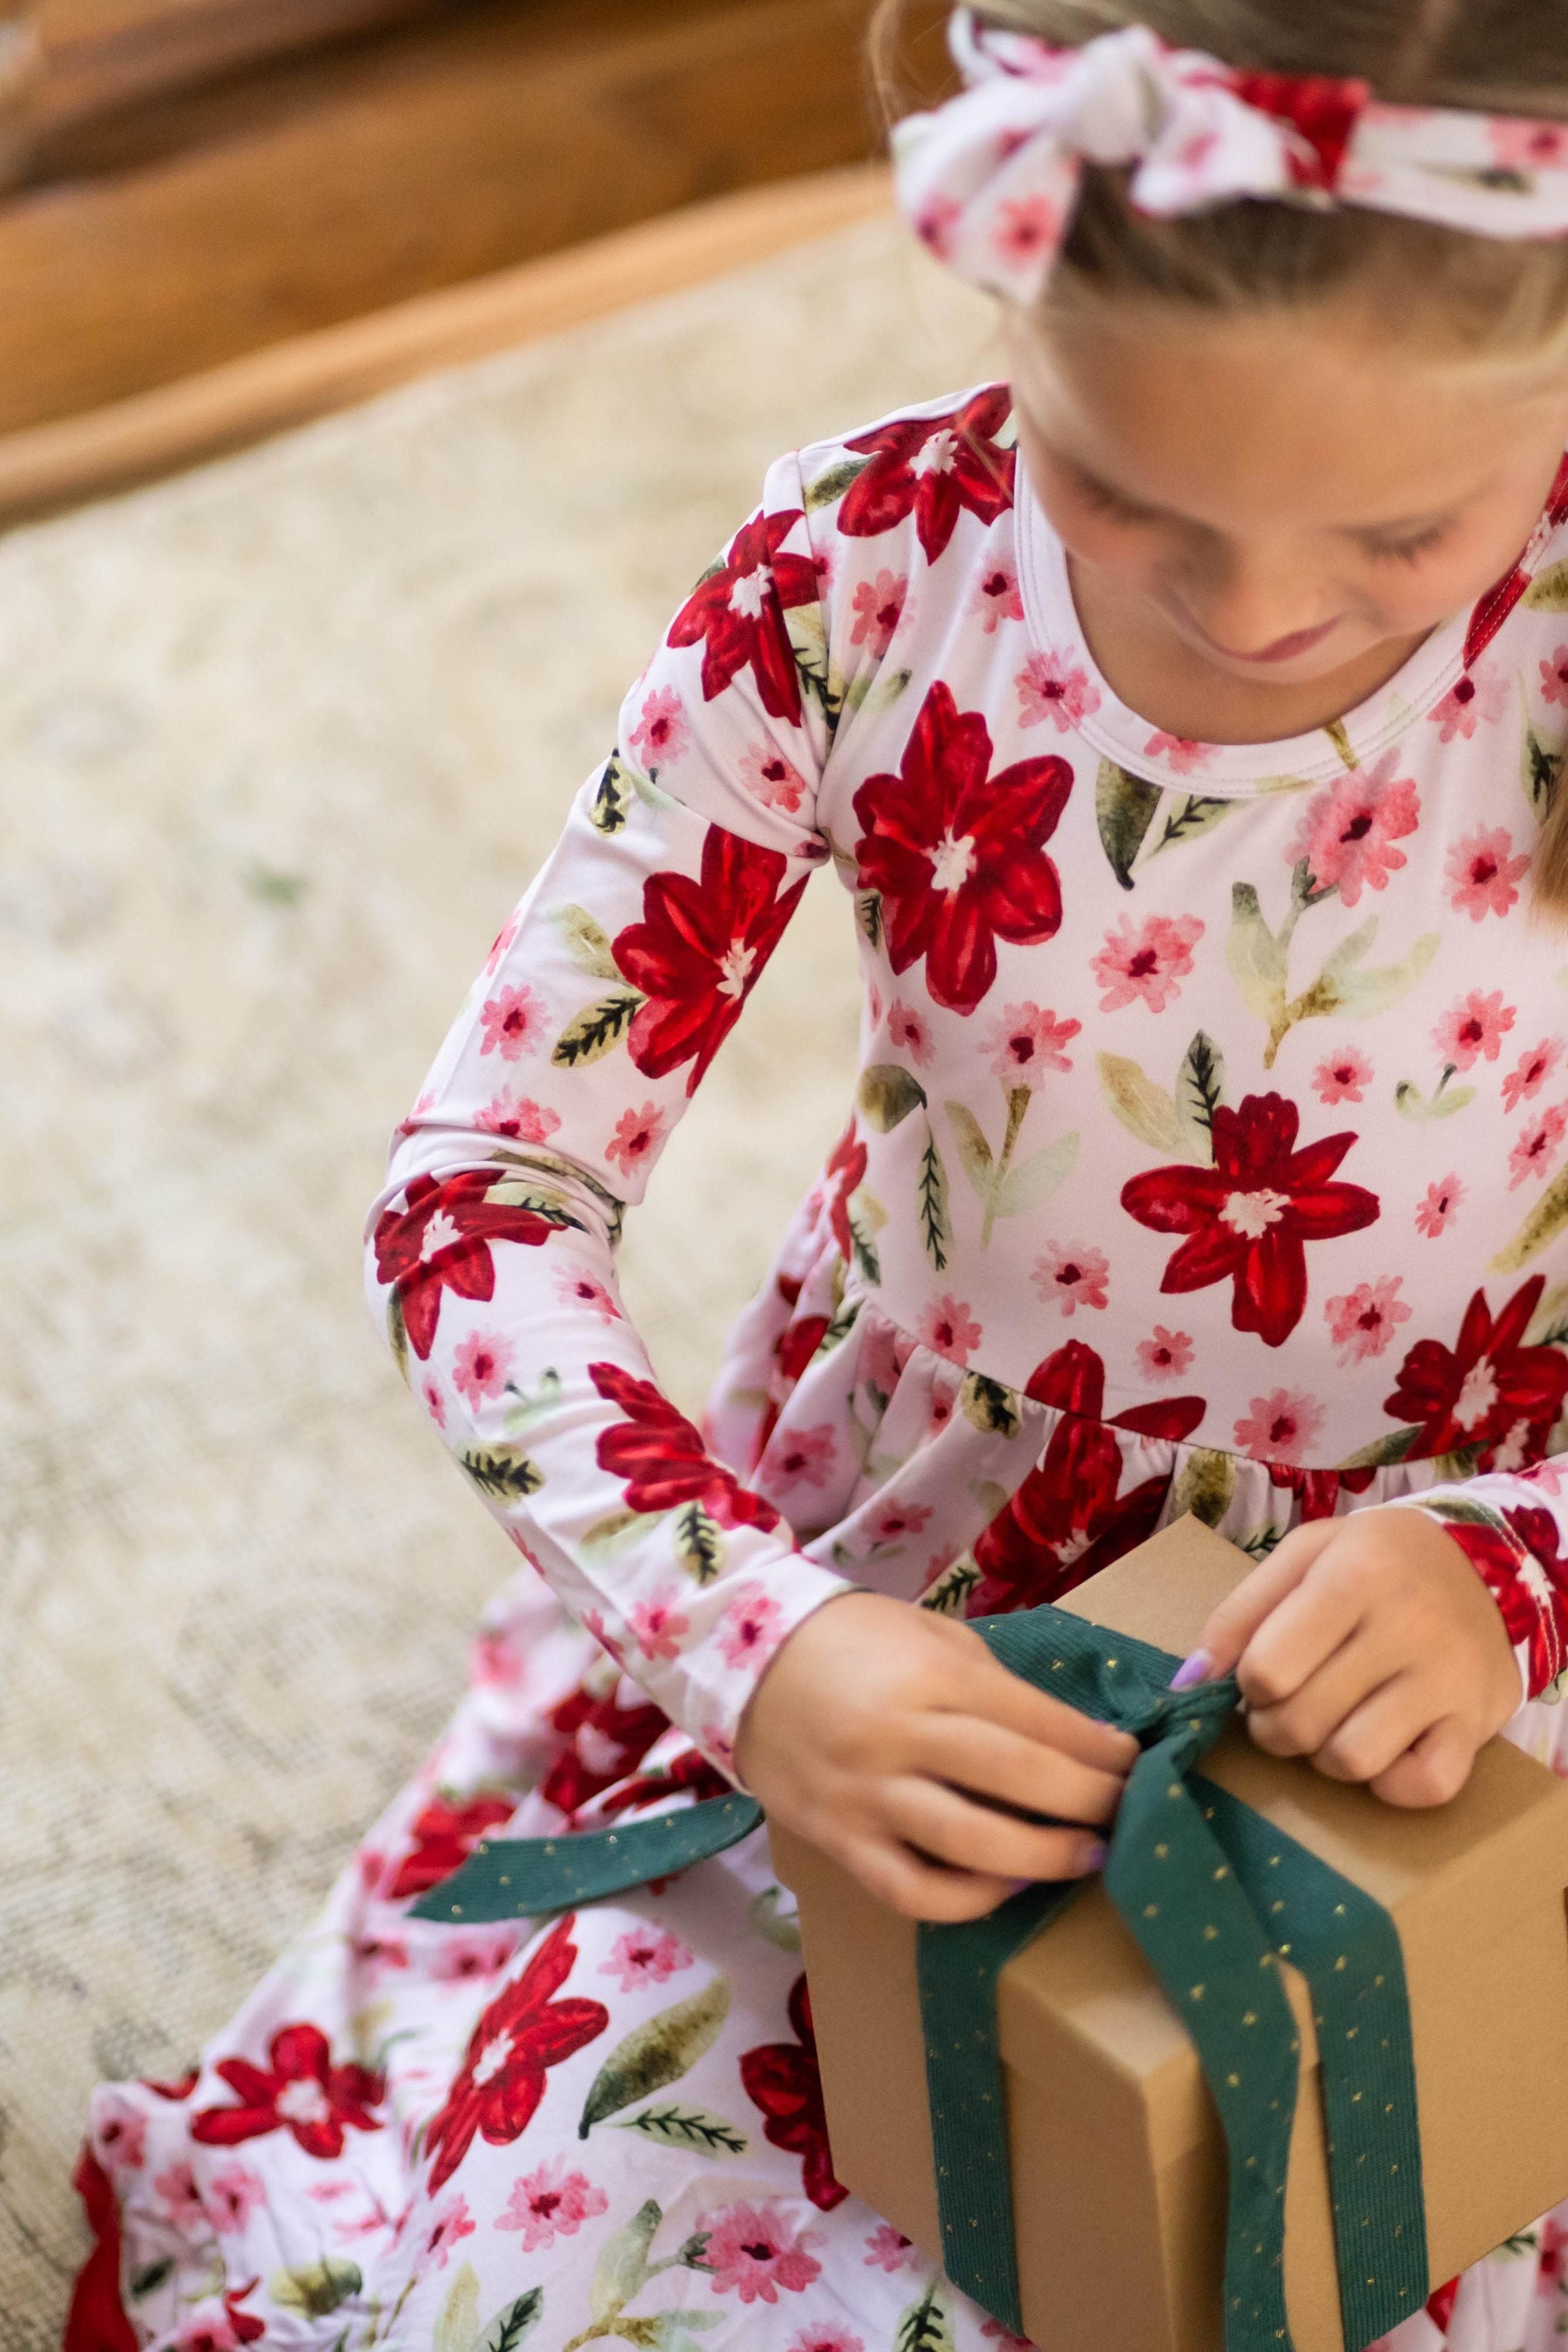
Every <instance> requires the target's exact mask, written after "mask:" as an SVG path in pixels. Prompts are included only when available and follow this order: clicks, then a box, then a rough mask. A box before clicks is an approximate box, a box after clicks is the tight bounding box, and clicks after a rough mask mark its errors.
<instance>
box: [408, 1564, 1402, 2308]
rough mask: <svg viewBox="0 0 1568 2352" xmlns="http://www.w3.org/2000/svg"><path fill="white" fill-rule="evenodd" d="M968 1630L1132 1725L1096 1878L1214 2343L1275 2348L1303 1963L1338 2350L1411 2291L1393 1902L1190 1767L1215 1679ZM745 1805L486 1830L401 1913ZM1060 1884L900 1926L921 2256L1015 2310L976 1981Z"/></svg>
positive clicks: (609, 1862)
mask: <svg viewBox="0 0 1568 2352" xmlns="http://www.w3.org/2000/svg"><path fill="white" fill-rule="evenodd" d="M975 1630H976V1632H977V1633H980V1634H981V1635H982V1637H983V1638H984V1640H985V1642H986V1643H988V1644H989V1646H990V1648H991V1649H992V1651H993V1652H994V1654H995V1655H996V1656H997V1658H999V1659H1000V1661H1001V1663H1002V1664H1004V1665H1005V1666H1006V1667H1008V1668H1009V1669H1010V1670H1011V1671H1012V1672H1013V1673H1015V1674H1017V1675H1022V1676H1023V1677H1024V1679H1025V1680H1026V1681H1027V1682H1030V1683H1033V1684H1034V1685H1036V1686H1037V1688H1040V1689H1043V1690H1048V1691H1050V1692H1051V1693H1052V1695H1053V1696H1057V1697H1059V1698H1061V1699H1062V1700H1063V1701H1065V1703H1066V1704H1067V1705H1068V1706H1074V1707H1077V1708H1079V1710H1080V1711H1081V1712H1083V1713H1085V1714H1088V1715H1092V1716H1095V1717H1098V1718H1099V1719H1100V1721H1102V1722H1108V1723H1114V1724H1116V1725H1118V1726H1119V1727H1121V1728H1122V1729H1124V1730H1127V1731H1131V1732H1133V1733H1134V1734H1136V1736H1137V1737H1138V1738H1139V1739H1140V1741H1141V1742H1142V1753H1141V1755H1140V1756H1139V1758H1138V1760H1137V1762H1136V1763H1135V1764H1134V1765H1133V1767H1132V1770H1131V1773H1130V1775H1129V1777H1128V1781H1127V1787H1126V1790H1125V1792H1124V1794H1123V1797H1122V1800H1121V1808H1120V1811H1118V1814H1117V1819H1116V1824H1115V1827H1114V1829H1113V1831H1112V1832H1111V1835H1110V1858H1109V1860H1108V1862H1107V1864H1106V1866H1105V1885H1106V1889H1107V1892H1108V1893H1109V1895H1110V1899H1111V1901H1112V1902H1113V1903H1114V1904H1115V1906H1116V1907H1117V1909H1118V1911H1119V1912H1120V1913H1121V1916H1122V1918H1123V1919H1124V1920H1125V1921H1126V1923H1127V1926H1128V1927H1129V1928H1130V1929H1131V1932H1132V1934H1133V1936H1134V1937H1136V1939H1137V1941H1138V1944H1139V1945H1140V1947H1141V1948H1142V1952H1143V1955H1144V1958H1146V1959H1147V1960H1148V1961H1149V1964H1150V1966H1151V1967H1152V1969H1153V1971H1154V1973H1155V1975H1156V1976H1157V1977H1158V1978H1159V1979H1160V1982H1161V1984H1162V1985H1163V1988H1164V1990H1165V1992H1166V1994H1167V1996H1168V1997H1169V1999H1170V2000H1171V2001H1172V2002H1173V2005H1174V2007H1175V2009H1176V2011H1177V2012H1178V2014H1179V2015H1180V2017H1181V2019H1182V2021H1183V2023H1184V2025H1185V2027H1186V2029H1187V2031H1188V2032H1189V2033H1190V2034H1191V2035H1192V2038H1193V2042H1194V2045H1195V2048H1196V2051H1197V2054H1198V2058H1199V2060H1200V2063H1202V2066H1203V2070H1204V2074H1205V2078H1206V2080H1207V2082H1208V2085H1209V2088H1210V2090H1211V2091H1212V2093H1213V2095H1214V2099H1215V2106H1216V2108H1217V2109H1218V2112H1219V2117H1220V2122H1221V2124H1222V2126H1223V2127H1224V2130H1225V2135H1226V2147H1227V2149H1228V2152H1229V2159H1230V2189H1229V2214H1228V2223H1227V2233H1226V2270H1225V2327H1226V2352H1279V2347H1280V2346H1281V2345H1283V2346H1285V2347H1289V2321H1288V2318H1287V2316H1286V2310H1285V2283H1284V2226H1285V2185H1286V2176H1287V2172H1288V2168H1289V2155H1290V2129H1291V2124H1292V2121H1293V2118H1294V2116H1295V2109H1296V2095H1297V2084H1298V2076H1299V2074H1300V2040H1299V2037H1298V2034H1297V2032H1296V2023H1295V2019H1294V2016H1293V2014H1292V2012H1291V2009H1290V2004H1289V2000H1288V1999H1287V1998H1286V1995H1285V1991H1284V1988H1283V1986H1282V1984H1281V1982H1280V1979H1279V1960H1280V1959H1281V1958H1289V1960H1290V1961H1291V1963H1292V1965H1294V1966H1295V1967H1297V1968H1299V1969H1300V1970H1301V1972H1302V1974H1303V1975H1304V1976H1305V1978H1306V1979H1307V1982H1308V1985H1309V1987H1310V1991H1311V1995H1312V2009H1313V2014H1314V2017H1315V2020H1316V2023H1317V2029H1318V2037H1319V2053H1320V2059H1321V2081H1322V2092H1323V2098H1324V2102H1325V2105H1326V2109H1327V2119H1328V2142H1329V2152H1330V2153H1329V2162H1330V2173H1331V2181H1332V2187H1333V2200H1334V2235H1335V2245H1336V2249H1337V2253H1338V2260H1339V2276H1340V2305H1341V2312H1342V2321H1343V2327H1344V2340H1345V2344H1346V2347H1347V2352H1357V2347H1361V2346H1363V2345H1365V2344H1369V2343H1371V2342H1372V2341H1373V2339H1374V2338H1375V2337H1377V2336H1383V2335H1386V2334H1387V2333H1388V2331H1389V2330H1390V2329H1391V2328H1393V2327H1394V2326H1397V2325H1398V2323H1399V2322H1400V2321H1401V2320H1402V2319H1407V2318H1408V2317H1409V2316H1410V2315H1411V2314H1412V2313H1413V2312H1415V2311H1418V2310H1419V2309H1420V2308H1421V2306H1422V2305H1423V2304H1424V2303H1425V2301H1426V2294H1427V2292H1428V2287H1429V2281H1428V2277H1427V2260H1426V2209H1425V2204H1424V2201H1423V2197H1422V2189H1421V2143H1420V2137H1419V2132H1418V2129H1417V2121H1416V2096H1415V2060H1414V2056H1413V2053H1412V2049H1411V2039H1410V2011H1409V2003H1408V1998H1407V1995H1406V1990H1405V1965H1404V1960H1403V1958H1402V1955H1401V1953H1400V1948H1399V1938H1398V1936H1397V1934H1396V1933H1395V1930H1394V1923H1393V1921H1392V1920H1391V1919H1390V1918H1389V1916H1388V1915H1387V1913H1386V1912H1385V1911H1384V1909H1383V1908H1382V1907H1381V1906H1380V1905H1378V1904H1377V1903H1375V1902H1373V1899H1372V1897H1371V1896H1370V1895H1366V1894H1364V1893H1363V1890H1362V1889H1361V1888H1360V1887H1358V1886H1356V1885H1353V1884H1352V1881H1351V1880H1349V1879H1347V1878H1344V1877H1342V1876H1341V1874H1339V1873H1338V1872H1337V1871H1335V1870H1332V1869H1331V1868H1330V1867H1329V1865H1328V1864H1326V1863H1323V1862H1321V1861H1320V1860H1319V1859H1318V1857H1317V1856H1316V1855H1315V1854H1312V1853H1309V1852H1308V1851H1307V1849H1306V1848H1305V1847H1304V1846H1301V1845H1299V1844H1298V1843H1296V1841H1295V1840H1294V1839H1292V1838H1289V1837H1287V1836H1286V1835H1284V1833H1283V1832H1280V1831H1279V1830H1277V1829H1275V1828H1273V1827H1271V1825H1270V1824H1269V1823H1268V1822H1265V1821H1264V1820H1262V1819H1261V1817H1260V1816H1259V1815H1258V1814H1256V1813H1254V1812H1252V1811H1250V1810H1249V1809H1248V1808H1247V1806H1245V1805H1243V1804H1241V1803H1239V1802H1238V1801H1237V1800H1236V1799H1235V1798H1233V1797H1230V1796H1228V1795H1227V1794H1226V1791H1225V1790H1222V1789H1220V1788H1218V1787H1217V1786H1216V1785H1215V1783H1214V1782H1212V1781H1209V1780H1204V1779H1203V1778H1202V1777H1201V1775H1200V1776H1198V1777H1197V1778H1196V1780H1195V1781H1194V1780H1192V1779H1191V1778H1190V1777H1189V1776H1191V1775H1193V1774H1194V1770H1195V1768H1196V1766H1197V1765H1198V1763H1199V1762H1200V1760H1201V1759H1202V1758H1203V1757H1204V1756H1205V1754H1206V1753H1207V1751H1208V1749H1209V1748H1211V1747H1212V1746H1213V1745H1214V1742H1215V1739H1216V1738H1218V1737H1219V1734H1220V1732H1221V1730H1222V1729H1223V1728H1224V1727H1225V1725H1226V1721H1227V1720H1228V1718H1229V1717H1230V1716H1231V1714H1232V1713H1233V1711H1234V1709H1235V1706H1236V1702H1237V1689H1236V1685H1235V1683H1234V1682H1232V1681H1225V1682H1218V1683H1212V1684H1206V1685H1203V1686H1202V1687H1201V1688H1200V1689H1198V1690H1195V1691H1187V1692H1181V1693H1177V1692H1173V1690H1172V1689H1171V1688H1170V1680H1171V1675H1172V1673H1173V1669H1174V1667H1175V1664H1176V1661H1175V1659H1174V1658H1173V1657H1170V1656H1168V1655H1167V1654H1166V1653H1165V1652H1164V1651H1163V1650H1157V1649H1154V1648H1152V1647H1151V1646H1150V1645H1149V1644H1148V1643H1142V1642H1135V1641H1131V1640H1129V1639H1127V1638H1126V1637H1125V1636H1122V1635H1119V1634H1114V1633H1107V1632H1106V1631H1105V1630H1104V1628H1103V1627H1100V1626H1096V1625H1090V1624H1087V1623H1086V1622H1084V1621H1083V1620H1082V1619H1081V1618H1078V1617H1073V1616H1069V1615H1068V1614H1067V1613H1066V1612H1062V1611H1060V1610H1056V1609H1050V1608H1043V1609H1032V1610H1025V1611H1020V1612H1018V1613H1017V1614H1016V1615H1014V1616H1009V1617H992V1618H983V1619H980V1620H978V1621H976V1623H975ZM762 1818H763V1815H762V1808H761V1807H760V1806H759V1805H758V1804H756V1802H755V1801H753V1800H752V1799H751V1798H748V1797H742V1796H739V1795H736V1796H731V1797H720V1798H715V1799H712V1800H711V1801H709V1802H707V1803H703V1804H697V1805H693V1806H691V1807H689V1809H687V1810H685V1811H678V1812H668V1813H659V1814H656V1815H654V1816H653V1817H652V1818H651V1819H648V1820H646V1821H641V1822H630V1823H623V1824H622V1826H621V1827H619V1828H618V1829H615V1830H599V1831H591V1832H584V1834H582V1835H580V1836H576V1837H572V1836H566V1837H560V1838H528V1839H519V1840H505V1839H503V1840H500V1841H489V1842H488V1843H485V1844H483V1845H480V1846H479V1847H476V1849H475V1851H474V1853H472V1854H471V1855H470V1856H469V1858H468V1861H467V1862H466V1863H465V1864H463V1866H462V1868H461V1869H460V1870H458V1872H457V1873H456V1874H455V1875H454V1876H452V1877H451V1878H448V1879H447V1881H446V1882H445V1883H444V1884H443V1885H440V1886H439V1887H437V1888H435V1889H434V1890H433V1891H432V1892H431V1893H430V1894H428V1895H426V1896H424V1897H423V1898H422V1899H421V1900H420V1901H419V1902H418V1903H416V1905H414V1906H413V1911H412V1916H414V1917H416V1918H421V1919H434V1920H441V1921H445V1922H447V1923H450V1922H451V1921H453V1920H462V1921H463V1922H465V1923H468V1922H478V1921H489V1920H497V1919H510V1918H516V1917H526V1916H533V1915H537V1914H539V1913H542V1912H547V1911H554V1910H562V1909H565V1908H567V1907H570V1906H576V1905H578V1904H581V1903H586V1902H593V1901H595V1900H596V1899H597V1898H598V1897H600V1896H603V1895H616V1894H620V1893H623V1892H624V1891H625V1890H626V1888H627V1887H631V1886H637V1885H643V1884H644V1883H645V1882H646V1881H647V1879H649V1878H656V1877H662V1876H664V1875H666V1874H668V1873H670V1872H673V1871H677V1870H682V1869H684V1868H686V1867H687V1866H688V1865H689V1864H691V1863H694V1862H700V1861H705V1860H708V1859H710V1857H711V1856H712V1855H714V1854H716V1853H721V1852H722V1851H723V1850H724V1848H725V1847H727V1846H731V1845H734V1844H736V1843H738V1842H739V1841H740V1840H741V1839H742V1838H743V1837H745V1836H747V1835H749V1833H750V1832H752V1830H754V1829H755V1828H756V1827H757V1825H758V1823H759V1822H761V1820H762ZM1079 1891H1080V1889H1079V1885H1078V1884H1076V1883H1075V1884H1071V1885H1059V1886H1058V1885H1038V1886H1031V1887H1029V1888H1026V1890H1025V1891H1024V1892H1023V1893H1022V1894H1020V1895H1016V1896H1015V1897H1014V1898H1013V1900H1012V1901H1011V1902H1008V1903H1005V1904H1004V1905H1002V1906H1001V1907H1000V1908H999V1909H998V1910H996V1911H994V1912H992V1913H991V1915H990V1916H989V1917H987V1918H984V1919H979V1920H975V1921H973V1922H971V1923H968V1924H965V1925H963V1926H959V1927H921V1928H920V1930H919V1938H918V1951H919V1973H920V1990H921V2022H922V2026H923V2030H924V2034H925V2043H926V2051H925V2057H926V2082H927V2088H928V2092H929V2095H930V2103H931V2137H932V2142H933V2147H934V2151H935V2158H936V2169H937V2191H938V2208H939V2211H940V2215H941V2221H942V2239H943V2245H944V2249H945V2264H944V2266H945V2268H946V2270H947V2273H948V2275H949V2277H950V2278H951V2279H952V2281H953V2283H954V2284H955V2285H957V2286H959V2287H961V2288H963V2290H964V2292H965V2293H966V2294H971V2295H973V2298H974V2300H975V2301H976V2302H977V2303H978V2304H980V2305H982V2307H983V2308H984V2310H986V2311H987V2312H989V2313H990V2314H991V2315H992V2316H993V2317H994V2318H996V2319H999V2320H1001V2321H1002V2322H1003V2323H1004V2325H1005V2326H1007V2327H1009V2328H1012V2329H1014V2330H1016V2331H1018V2332H1021V2331H1022V2329H1023V2325H1024V2320H1023V2313H1022V2310H1021V2308H1020V2305H1019V2294H1018V2273H1017V2261H1016V2252H1015V2247H1014V2238H1013V2205H1012V2191H1011V2185H1010V2180H1009V2174H1008V2154H1007V2140H1006V2124H1005V2083H1004V2077H1003V2068H1002V2062H1001V2056H1000V2053H999V2050H998V2047H997V2039H996V1985H997V1979H999V1977H1000V1976H1001V1973H1002V1970H1003V1969H1004V1968H1005V1966H1006V1965H1007V1963H1008V1961H1009V1960H1011V1959H1012V1958H1014V1957H1015V1956H1016V1954H1017V1953H1018V1952H1020V1951H1021V1950H1022V1949H1023V1948H1024V1947H1025V1946H1026V1944H1028V1943H1029V1942H1031V1941H1032V1940H1033V1938H1034V1937H1036V1936H1037V1935H1039V1934H1041V1933H1042V1932H1043V1931H1044V1930H1045V1929H1047V1928H1048V1927H1049V1926H1050V1924H1051V1922H1052V1921H1053V1920H1054V1919H1056V1918H1057V1917H1058V1916H1059V1915H1060V1914H1061V1912H1062V1911H1063V1910H1065V1908H1066V1907H1067V1906H1068V1904H1069V1903H1071V1902H1072V1901H1073V1899H1074V1898H1075V1896H1076V1895H1078V1894H1079Z"/></svg>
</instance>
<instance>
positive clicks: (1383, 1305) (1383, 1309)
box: [1323, 1274, 1410, 1364]
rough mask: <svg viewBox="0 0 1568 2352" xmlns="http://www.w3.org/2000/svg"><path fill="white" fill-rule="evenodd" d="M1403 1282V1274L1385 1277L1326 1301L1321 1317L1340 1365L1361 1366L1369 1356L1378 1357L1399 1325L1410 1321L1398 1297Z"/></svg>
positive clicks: (1402, 1301) (1406, 1310)
mask: <svg viewBox="0 0 1568 2352" xmlns="http://www.w3.org/2000/svg"><path fill="white" fill-rule="evenodd" d="M1403 1280H1404V1276H1402V1275H1397V1274H1395V1275H1385V1276H1384V1277H1383V1278H1382V1279H1381V1280H1380V1281H1377V1282H1363V1283H1362V1284H1361V1285H1360V1286H1359V1287H1358V1288H1357V1289H1355V1290H1352V1291H1347V1293H1346V1294H1345V1296H1344V1297H1342V1298H1331V1299H1329V1300H1327V1301H1326V1302H1325V1304H1324V1307H1323V1314H1324V1316H1325V1317H1326V1318H1327V1321H1328V1326H1329V1332H1330V1336H1331V1339H1332V1340H1333V1343H1334V1346H1335V1347H1336V1348H1337V1349H1338V1350H1339V1357H1340V1361H1341V1363H1342V1364H1364V1363H1365V1362H1366V1360H1367V1359H1368V1357H1369V1356H1381V1355H1382V1354H1383V1352H1384V1349H1385V1348H1386V1347H1387V1346H1388V1343H1389V1341H1390V1340H1391V1339H1393V1337H1394V1332H1395V1331H1396V1330H1397V1329H1398V1328H1399V1326H1400V1325H1401V1324H1402V1323H1408V1322H1409V1320H1410V1309H1409V1307H1406V1305H1405V1301H1404V1300H1403V1298H1401V1297H1400V1296H1399V1286H1400V1284H1401V1282H1402V1281H1403Z"/></svg>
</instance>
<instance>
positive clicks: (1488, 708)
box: [1390, 662, 1511, 757]
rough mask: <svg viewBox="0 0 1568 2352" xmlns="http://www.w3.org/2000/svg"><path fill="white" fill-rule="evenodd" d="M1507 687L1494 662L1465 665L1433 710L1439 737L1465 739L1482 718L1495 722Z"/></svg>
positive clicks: (1503, 707)
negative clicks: (1471, 665) (1462, 672)
mask: <svg viewBox="0 0 1568 2352" xmlns="http://www.w3.org/2000/svg"><path fill="white" fill-rule="evenodd" d="M1510 691H1511V689H1510V686H1509V682H1508V680H1507V678H1506V677H1504V676H1503V675H1502V672H1501V671H1500V669H1498V668H1497V667H1495V665H1494V664H1493V663H1491V662H1478V663H1477V664H1476V667H1474V669H1468V670H1467V671H1466V672H1465V674H1464V676H1463V677H1461V678H1459V679H1458V680H1457V681H1456V683H1455V684H1454V685H1453V686H1452V687H1450V688H1449V689H1448V691H1447V694H1446V695H1445V696H1444V697H1443V699H1442V701H1441V702H1439V703H1438V704H1437V705H1436V708H1435V709H1433V711H1432V714H1431V717H1432V724H1433V725H1434V726H1435V727H1436V729H1437V730H1439V740H1440V741H1442V742H1444V743H1451V742H1452V741H1453V740H1454V738H1455V736H1456V735H1459V736H1462V737H1463V738H1464V740H1465V741H1466V742H1467V743H1468V742H1469V741H1470V740H1471V739H1472V738H1473V736H1474V734H1475V731H1476V729H1477V728H1478V726H1479V725H1480V724H1481V722H1482V721H1483V720H1484V721H1485V722H1486V724H1487V725H1488V726H1489V727H1490V726H1494V725H1495V724H1496V722H1497V721H1498V720H1499V719H1500V718H1501V717H1502V715H1503V712H1504V711H1505V710H1506V709H1508V706H1509V698H1510ZM1390 756H1391V757H1392V756H1393V755H1392V754H1391V755H1390Z"/></svg>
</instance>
